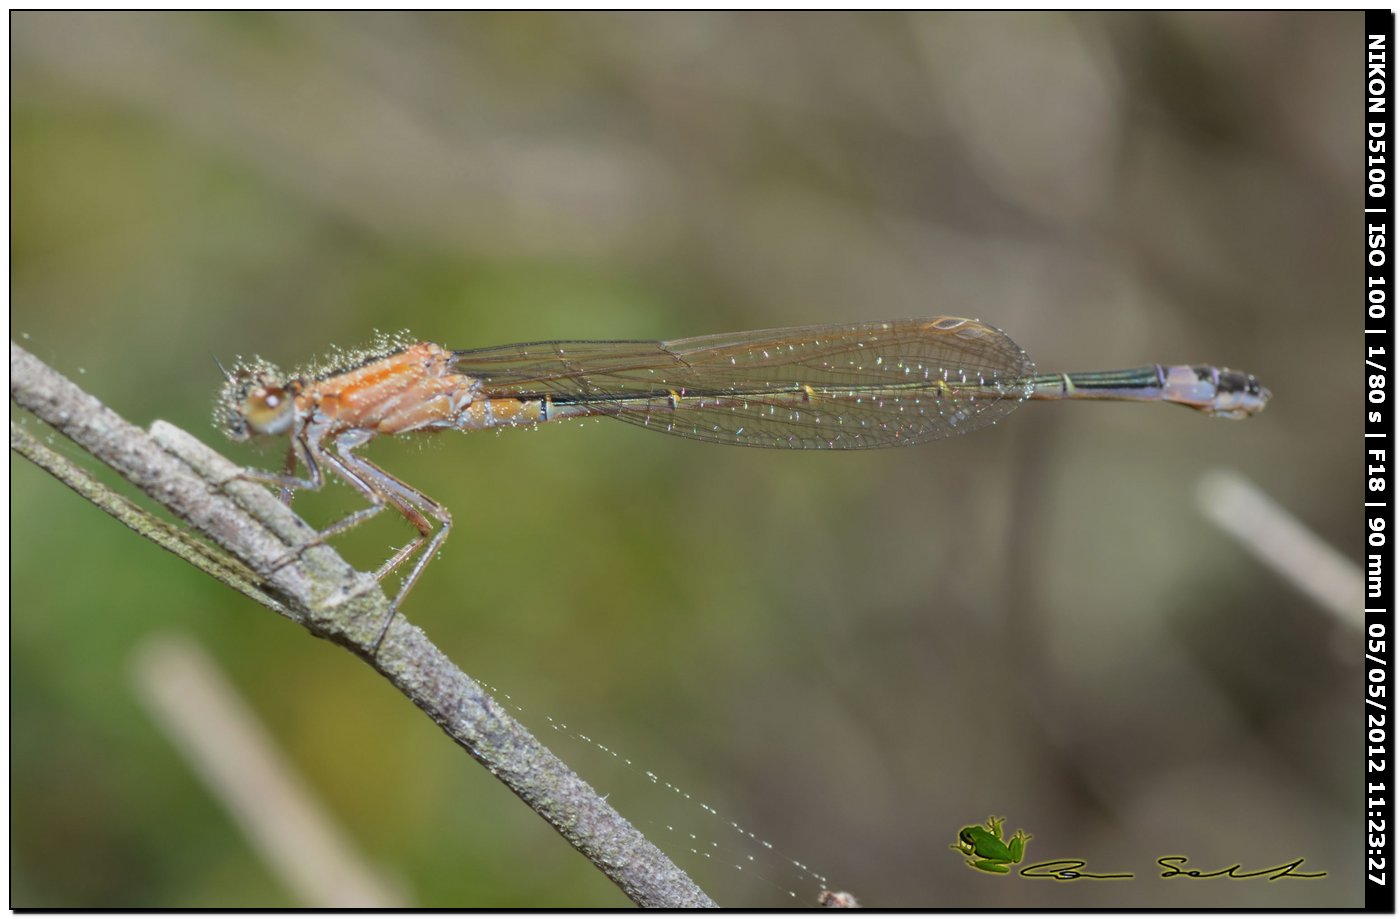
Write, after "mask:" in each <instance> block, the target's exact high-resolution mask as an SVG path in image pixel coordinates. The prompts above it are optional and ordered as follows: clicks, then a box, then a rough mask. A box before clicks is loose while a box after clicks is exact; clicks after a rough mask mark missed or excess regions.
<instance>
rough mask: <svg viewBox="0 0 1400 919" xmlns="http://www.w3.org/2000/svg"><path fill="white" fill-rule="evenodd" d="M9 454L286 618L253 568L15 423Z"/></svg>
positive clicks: (11, 430) (11, 433) (12, 425)
mask: <svg viewBox="0 0 1400 919" xmlns="http://www.w3.org/2000/svg"><path fill="white" fill-rule="evenodd" d="M10 449H11V450H13V451H15V452H16V453H18V454H19V455H20V456H22V457H24V458H25V459H27V460H29V461H30V462H31V463H33V464H34V465H36V466H38V467H39V468H40V469H43V470H44V471H45V472H47V473H48V474H49V475H51V476H53V477H54V478H56V479H58V480H59V481H60V482H62V483H63V484H64V485H67V486H68V487H69V488H71V489H73V490H74V491H75V492H77V493H78V494H80V495H82V496H83V497H84V498H87V499H88V500H89V501H91V502H92V503H93V504H96V505H97V506H98V507H100V508H102V510H104V511H106V512H107V513H108V514H111V515H112V517H114V518H115V519H117V520H118V521H120V522H121V523H124V524H125V525H126V526H128V527H130V528H131V529H132V530H134V531H136V532H137V533H140V534H141V535H142V536H144V537H146V538H147V539H149V540H150V541H151V542H153V543H155V544H156V545H158V546H160V547H161V548H162V549H165V550H166V551H168V552H173V553H174V554H175V555H178V556H180V558H182V559H184V560H185V561H187V562H189V563H190V564H191V565H194V566H195V567H196V568H198V569H199V570H200V571H203V572H204V573H205V574H207V575H209V576H210V577H212V578H214V579H216V580H219V581H222V582H223V583H225V584H227V585H228V586H229V587H232V588H233V589H234V590H236V591H238V592H239V593H241V594H243V595H244V596H245V597H247V598H248V599H250V600H255V601H257V602H258V603H261V604H262V605H263V606H266V607H267V608H268V609H270V610H272V611H273V612H277V613H282V614H283V615H284V616H285V615H286V610H284V609H283V608H282V604H280V603H278V602H277V601H276V600H274V599H272V598H271V597H269V596H268V595H267V594H265V593H263V591H262V590H261V589H260V588H259V587H258V585H259V583H260V579H259V578H258V576H257V575H256V574H254V573H253V572H252V571H250V570H248V566H247V565H244V564H243V563H242V562H240V561H239V560H238V559H236V558H234V557H233V556H231V555H229V554H228V553H226V552H223V551H220V550H219V549H215V548H214V547H212V546H210V545H209V544H208V543H206V542H204V541H202V540H200V539H196V538H195V537H193V536H192V535H190V534H189V533H187V532H185V531H184V530H182V529H180V528H179V527H177V526H175V525H174V524H172V523H170V522H169V521H167V520H163V519H162V518H160V517H157V516H156V515H155V514H152V513H151V512H150V511H148V510H146V509H145V508H143V507H140V506H139V505H137V504H135V503H134V502H132V501H131V500H129V499H128V498H126V497H125V496H124V495H119V494H117V493H116V492H115V491H112V489H110V488H108V487H107V486H106V485H103V484H102V483H101V482H99V481H98V480H97V479H95V478H93V476H92V474H91V473H89V472H88V471H87V470H86V469H84V468H82V467H81V466H77V465H75V464H73V463H72V462H70V461H69V460H68V459H67V458H66V457H65V456H63V455H62V454H60V453H58V452H56V451H54V450H51V449H49V448H48V447H46V446H44V445H43V444H41V443H40V442H39V441H38V440H37V439H36V438H35V437H34V436H33V435H32V434H30V433H29V432H28V431H26V430H24V429H23V428H21V427H20V426H19V425H17V424H15V423H14V422H13V421H11V422H10Z"/></svg>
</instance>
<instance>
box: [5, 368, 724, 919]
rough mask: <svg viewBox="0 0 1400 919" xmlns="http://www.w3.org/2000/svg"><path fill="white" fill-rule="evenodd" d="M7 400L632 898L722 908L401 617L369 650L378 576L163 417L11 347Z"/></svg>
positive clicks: (377, 614) (378, 605) (382, 604)
mask: <svg viewBox="0 0 1400 919" xmlns="http://www.w3.org/2000/svg"><path fill="white" fill-rule="evenodd" d="M10 396H11V398H13V399H14V400H15V402H16V403H18V404H19V405H21V406H23V407H24V408H26V409H28V410H29V411H31V412H33V413H34V414H35V415H36V416H38V417H39V418H41V419H42V420H44V421H45V422H47V423H48V424H50V425H52V426H53V427H54V428H56V429H57V430H58V431H60V432H61V433H63V434H64V435H65V436H67V437H69V438H70V439H72V440H73V441H74V442H75V443H77V444H78V445H79V446H81V447H82V448H83V449H85V450H87V451H88V452H89V453H91V454H93V455H94V456H96V457H98V458H99V459H101V460H102V461H103V462H105V463H106V464H107V465H109V466H111V467H112V468H113V469H115V470H116V471H117V472H118V473H120V474H121V475H122V476H123V478H125V479H127V480H128V481H130V482H131V483H133V484H134V485H136V486H137V487H138V488H140V489H141V490H142V491H144V492H145V493H146V494H148V495H149V496H150V497H151V498H153V499H154V500H155V501H157V502H158V503H159V504H161V505H162V506H164V507H165V508H167V509H168V510H170V511H171V512H172V513H173V514H175V515H176V516H177V517H179V518H180V519H182V520H184V521H185V522H186V523H188V524H189V525H190V526H191V527H192V528H193V529H194V530H196V531H197V532H199V533H201V534H203V535H204V536H206V537H208V538H209V539H210V540H212V541H213V542H214V543H215V544H217V545H218V546H220V547H221V548H223V549H224V550H226V551H228V552H229V553H230V554H232V555H233V556H235V557H236V558H238V559H240V560H241V561H242V562H243V563H245V564H247V565H248V567H250V568H251V569H252V570H253V571H255V572H259V573H260V576H261V578H262V580H263V582H264V584H263V587H264V589H266V590H267V591H268V592H270V593H271V594H273V595H274V596H275V597H276V598H277V599H278V601H280V602H281V603H282V604H283V605H284V607H285V611H286V614H287V615H288V616H289V617H290V618H292V619H294V620H295V621H297V622H299V623H301V624H302V625H303V626H305V627H306V628H307V629H309V630H310V631H311V632H312V633H313V634H315V635H318V636H319V637H322V638H326V639H328V640H330V641H333V642H335V643H337V644H339V645H342V646H344V647H346V648H348V649H349V650H351V651H353V652H354V653H356V654H357V655H359V656H360V657H361V658H362V659H364V660H365V661H366V662H367V663H369V664H370V665H371V666H373V667H374V668H375V669H376V670H378V671H379V672H380V673H382V674H383V675H384V676H386V677H387V678H388V679H389V680H390V682H392V683H393V684H394V685H395V686H396V687H398V689H399V690H400V691H401V692H402V693H404V695H406V696H408V698H409V699H410V700H412V702H413V703H414V704H415V705H417V706H418V707H419V708H421V709H422V710H423V711H424V712H425V713H426V714H427V715H428V717H430V718H432V719H433V721H434V722H436V723H437V725H438V726H439V727H441V728H442V729H443V731H444V732H446V733H447V735H448V736H449V737H451V738H452V739H453V740H454V741H456V742H457V743H458V744H459V745H460V746H461V747H462V748H463V749H465V750H466V751H467V752H468V753H470V754H471V755H472V757H474V758H475V759H476V760H477V761H478V762H480V763H481V764H482V765H484V766H485V767H486V768H487V769H489V770H490V771H491V773H492V775H495V776H496V777H497V778H499V779H500V780H501V781H502V782H504V783H505V784H506V786H507V787H509V788H510V789H511V791H513V792H515V794H516V795H517V796H519V797H520V799H521V800H523V801H524V802H525V803H526V804H528V805H529V806H530V807H531V808H532V809H533V810H534V811H535V812H536V813H538V814H539V815H540V816H541V817H543V818H544V819H545V820H547V821H548V822H549V823H550V825H551V826H553V827H554V828H555V830H557V831H558V832H559V834H560V835H562V836H563V837H564V838H565V839H567V840H568V841H569V843H570V844H571V845H573V846H574V848H576V849H578V850H579V851H580V852H581V853H583V855H584V856H585V857H587V858H588V860H589V861H591V862H592V863H593V864H594V865H595V866H596V867H597V868H598V870H600V871H602V872H603V873H604V874H605V875H607V876H608V878H610V879H611V880H612V881H613V883H615V884H617V886H618V887H620V888H621V889H622V891H623V893H625V894H626V895H627V896H628V897H629V898H630V899H631V900H632V901H633V902H634V903H637V904H638V905H639V906H656V907H671V908H677V907H713V906H714V905H715V904H714V902H713V901H712V900H710V898H709V897H708V896H706V895H705V893H704V891H702V890H700V888H699V887H698V886H696V884H695V882H694V881H692V880H691V879H690V878H689V877H688V876H687V875H686V874H685V873H684V872H682V871H681V870H680V869H679V868H677V867H676V866H675V865H674V864H672V863H671V861H670V860H669V859H667V858H666V856H665V855H664V854H663V853H662V852H661V850H659V849H657V848H656V846H654V845H653V844H652V843H651V842H650V841H649V840H647V839H646V837H644V836H642V835H641V834H640V833H639V832H637V830H636V829H635V828H634V827H633V826H632V825H631V824H630V823H628V822H627V821H626V820H625V819H623V817H622V816H621V815H620V814H618V813H617V811H615V810H614V809H613V808H612V807H611V806H610V805H609V804H608V803H607V802H606V801H604V800H603V799H602V798H601V797H599V796H598V794H597V793H596V792H595V791H593V789H592V788H590V787H589V786H588V784H587V783H586V782H584V781H583V780H582V779H581V778H579V777H578V776H577V775H575V774H574V773H573V771H572V770H570V769H569V768H568V767H567V766H566V765H564V763H563V762H562V761H561V760H560V759H559V758H558V757H556V756H555V755H554V754H553V753H551V752H550V751H549V750H548V749H547V748H546V747H545V746H544V745H543V744H541V743H540V742H539V741H538V740H536V739H535V738H534V737H533V736H531V734H530V733H529V732H528V731H527V730H526V729H525V728H524V727H523V726H522V725H520V724H519V723H517V722H516V721H515V720H514V719H512V718H511V717H510V715H509V714H507V713H506V711H505V710H504V709H503V708H501V706H500V705H498V704H497V703H496V701H495V700H494V699H492V698H491V697H490V696H489V695H488V694H487V693H486V692H485V691H484V690H483V689H482V688H481V687H480V686H478V685H477V684H476V682H475V681H473V680H472V679H471V678H470V677H468V676H467V675H466V674H465V673H463V672H462V671H461V670H459V669H458V668H457V667H456V666H455V665H454V664H453V663H452V662H451V661H450V660H448V658H447V656H446V655H445V654H443V653H442V651H440V650H439V649H438V648H437V647H436V646H435V645H434V644H433V643H432V642H431V641H429V640H428V638H427V636H426V635H424V634H423V632H422V630H421V629H419V628H417V627H416V626H414V625H412V624H410V623H409V622H408V621H407V620H405V619H404V617H403V616H402V615H398V616H396V617H395V619H394V623H393V626H392V627H391V628H390V629H389V632H388V635H387V636H386V637H385V639H384V643H383V646H382V647H381V648H380V650H379V653H378V654H377V655H376V654H374V653H372V646H373V644H374V641H375V639H376V638H377V637H378V630H379V627H380V625H381V624H382V623H383V621H384V617H385V615H386V613H387V612H388V601H387V600H386V599H385V597H384V595H383V593H382V592H381V591H380V590H379V588H378V585H377V584H376V583H375V582H374V580H373V578H371V577H369V576H368V575H363V574H360V573H358V572H356V571H355V570H354V569H353V568H351V567H350V566H349V565H347V564H346V563H345V562H344V561H343V560H342V559H341V558H340V557H339V556H338V555H337V554H336V553H335V552H334V551H333V550H331V549H330V548H329V547H328V546H324V545H315V546H311V547H310V548H307V544H308V542H309V541H310V540H311V538H312V537H313V536H314V532H315V531H314V530H312V529H311V528H310V527H309V526H308V525H307V524H306V523H304V522H303V521H301V519H300V518H298V517H297V516H296V515H295V514H293V513H292V512H291V510H290V509H289V508H287V507H285V506H283V505H282V504H281V503H280V502H279V501H277V499H276V498H274V497H273V496H272V494H270V493H269V492H268V491H267V490H266V489H265V488H263V487H262V486H260V485H257V484H255V483H253V482H249V481H246V480H242V479H238V478H237V475H238V473H239V472H240V468H239V467H238V466H236V465H234V464H233V463H231V462H230V461H229V460H227V459H226V458H224V457H223V456H221V455H220V454H218V453H216V452H214V451H213V450H210V449H209V448H208V447H206V446H204V445H203V444H202V443H200V442H199V441H198V440H197V439H195V438H194V437H192V436H190V435H189V434H187V433H185V432H184V431H181V430H180V429H178V428H175V427H173V426H172V425H168V424H165V423H164V422H156V423H155V424H154V425H152V429H151V434H150V435H147V434H146V433H145V432H143V431H141V430H140V429H139V428H136V427H135V426H133V425H131V424H130V423H129V422H127V421H125V420H124V419H122V418H121V417H120V416H118V415H117V414H116V413H115V412H113V411H111V410H110V409H108V408H106V407H105V406H103V405H102V403H101V402H99V401H98V400H97V399H95V398H94V397H92V396H91V395H88V394H87V393H85V392H83V391H82V390H81V389H79V388H78V387H77V386H75V385H74V384H73V383H72V382H71V381H70V380H68V379H66V378H65V377H63V376H62V375H61V374H59V373H58V372H57V371H55V370H53V369H52V368H51V367H48V366H47V365H46V364H44V363H43V362H42V361H40V360H39V359H38V358H36V357H34V356H33V355H32V354H30V353H29V352H27V351H25V350H24V349H23V348H20V347H19V346H18V345H16V344H15V343H14V342H11V343H10ZM230 496H232V497H230ZM289 553H294V555H293V556H292V558H293V561H292V562H291V563H290V564H284V562H286V559H287V558H288V555H289Z"/></svg>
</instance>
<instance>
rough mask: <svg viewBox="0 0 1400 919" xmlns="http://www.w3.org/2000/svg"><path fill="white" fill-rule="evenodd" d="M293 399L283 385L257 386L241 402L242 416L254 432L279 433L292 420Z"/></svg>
mask: <svg viewBox="0 0 1400 919" xmlns="http://www.w3.org/2000/svg"><path fill="white" fill-rule="evenodd" d="M294 404H295V400H294V399H293V398H292V394H291V393H290V392H288V391H287V389H286V387H284V386H259V387H257V388H256V389H254V390H253V391H252V392H250V393H248V397H247V399H245V400H244V402H243V412H242V414H243V417H244V418H246V419H247V421H248V427H249V428H250V429H251V430H252V432H253V433H254V434H280V433H282V432H283V431H285V430H286V429H287V426H288V425H289V424H290V423H291V420H292V407H293V405H294Z"/></svg>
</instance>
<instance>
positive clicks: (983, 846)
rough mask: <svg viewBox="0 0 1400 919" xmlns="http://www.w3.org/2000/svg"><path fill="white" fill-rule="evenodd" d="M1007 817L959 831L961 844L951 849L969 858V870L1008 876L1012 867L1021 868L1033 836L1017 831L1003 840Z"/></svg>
mask: <svg viewBox="0 0 1400 919" xmlns="http://www.w3.org/2000/svg"><path fill="white" fill-rule="evenodd" d="M1004 823H1006V818H1005V817H988V818H987V825H986V826H965V827H963V828H962V829H961V830H958V841H957V842H955V843H953V844H952V845H951V846H949V847H948V848H950V849H957V850H958V851H959V852H961V853H962V854H963V855H964V856H966V858H967V866H968V867H969V868H976V869H977V870H978V871H988V872H991V873H992V874H1009V873H1010V872H1011V866H1012V865H1019V864H1020V863H1021V859H1022V858H1024V857H1025V855H1026V843H1028V842H1030V840H1031V834H1030V833H1027V832H1026V831H1025V830H1020V829H1018V830H1017V831H1016V832H1015V833H1012V834H1011V838H1010V839H1002V832H1001V828H1002V824H1004Z"/></svg>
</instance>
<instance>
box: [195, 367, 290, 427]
mask: <svg viewBox="0 0 1400 919" xmlns="http://www.w3.org/2000/svg"><path fill="white" fill-rule="evenodd" d="M300 389H301V383H300V381H298V380H291V381H284V380H283V379H282V374H281V372H280V371H279V370H278V369H277V368H276V367H274V366H273V365H271V364H269V363H267V362H265V361H257V362H255V363H253V364H250V365H244V364H238V365H235V366H234V369H233V370H232V371H225V372H224V385H223V387H222V388H221V389H220V390H219V398H218V401H217V402H216V403H215V406H214V424H215V426H216V427H220V428H222V429H223V431H224V434H226V435H227V436H228V438H229V439H230V440H235V441H244V440H247V439H248V438H250V437H259V436H262V435H273V434H285V433H286V432H287V431H288V430H289V429H290V428H291V426H292V421H293V419H294V418H295V417H296V395H297V392H298V391H300Z"/></svg>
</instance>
